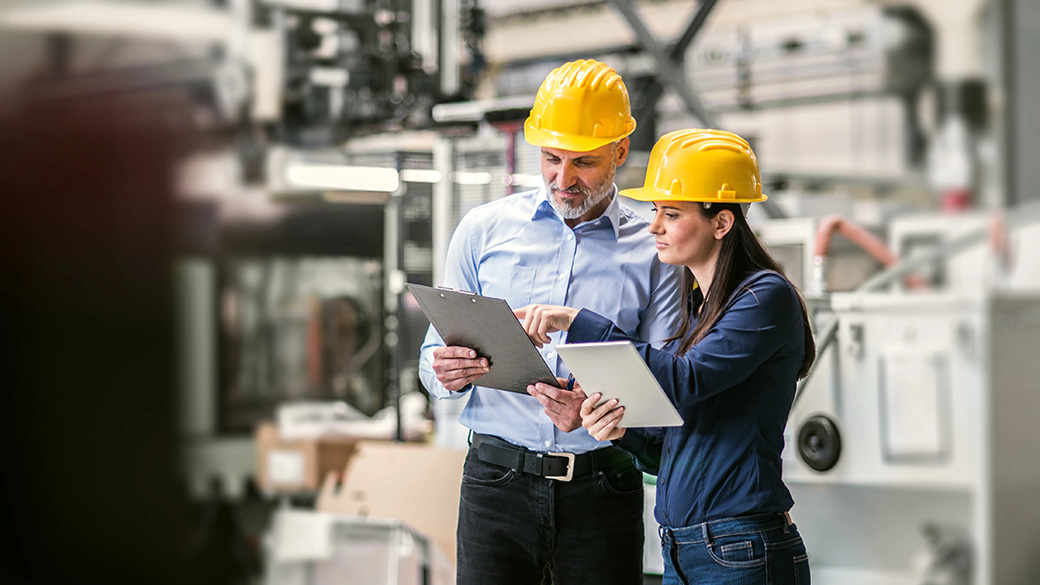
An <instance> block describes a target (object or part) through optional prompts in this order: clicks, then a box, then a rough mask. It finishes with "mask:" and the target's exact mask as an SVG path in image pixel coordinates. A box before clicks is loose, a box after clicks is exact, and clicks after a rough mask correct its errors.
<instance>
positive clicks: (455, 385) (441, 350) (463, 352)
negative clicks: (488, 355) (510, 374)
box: [433, 346, 488, 392]
mask: <svg viewBox="0 0 1040 585" xmlns="http://www.w3.org/2000/svg"><path fill="white" fill-rule="evenodd" d="M487 372H488V361H487V359H485V358H478V357H477V352H475V351H473V350H472V349H470V348H468V347H458V346H448V347H438V348H436V349H434V350H433V373H434V374H436V375H437V381H438V382H440V383H441V384H443V385H444V387H445V388H447V389H448V390H450V391H451V392H458V391H459V390H462V389H463V388H465V387H466V386H468V385H469V384H471V383H472V382H473V381H474V380H476V379H477V378H479V377H481V376H483V375H484V374H486V373H487Z"/></svg>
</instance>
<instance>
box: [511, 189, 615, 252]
mask: <svg viewBox="0 0 1040 585" xmlns="http://www.w3.org/2000/svg"><path fill="white" fill-rule="evenodd" d="M609 197H610V205H607V208H606V209H605V210H604V211H603V215H601V216H599V217H597V218H596V219H593V220H590V221H587V222H585V223H580V224H578V225H577V226H575V227H581V226H584V225H589V224H592V223H595V222H597V221H599V220H600V219H605V220H606V221H608V222H610V227H611V229H612V230H613V231H614V238H615V239H617V238H618V237H620V232H621V229H620V225H621V224H620V221H621V204H620V203H619V202H618V188H617V185H612V186H611V188H610V195H609ZM535 200H536V201H537V204H536V205H535V206H534V211H533V212H532V213H531V219H535V218H536V217H538V216H539V215H540V214H543V215H547V216H551V217H555V218H557V219H559V220H560V221H561V222H562V221H563V218H562V217H560V215H559V214H558V213H556V210H555V209H553V206H552V203H549V190H548V189H546V188H545V186H544V185H542V186H541V187H539V188H538V197H537V198H536V199H535Z"/></svg>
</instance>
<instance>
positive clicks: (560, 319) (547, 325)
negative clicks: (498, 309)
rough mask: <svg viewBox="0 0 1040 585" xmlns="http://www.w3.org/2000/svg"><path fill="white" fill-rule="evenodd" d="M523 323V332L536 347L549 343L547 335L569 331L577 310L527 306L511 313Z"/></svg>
mask: <svg viewBox="0 0 1040 585" xmlns="http://www.w3.org/2000/svg"><path fill="white" fill-rule="evenodd" d="M513 314H515V315H516V318H517V319H520V320H522V321H523V322H524V331H526V332H527V336H528V337H530V338H531V341H533V342H534V344H535V345H537V346H538V347H542V346H543V345H545V344H546V343H549V341H550V340H549V334H550V333H552V332H554V331H566V330H568V329H570V326H571V323H573V322H574V317H575V316H576V315H577V314H578V309H572V308H570V307H560V306H557V305H527V306H526V307H521V308H519V309H516V310H514V311H513Z"/></svg>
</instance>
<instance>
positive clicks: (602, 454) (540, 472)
mask: <svg viewBox="0 0 1040 585" xmlns="http://www.w3.org/2000/svg"><path fill="white" fill-rule="evenodd" d="M470 446H471V447H472V448H473V449H476V450H477V458H478V459H480V460H481V461H483V462H484V463H490V464H492V465H500V466H502V467H508V468H509V469H514V470H516V471H519V472H521V473H530V474H531V475H537V476H539V477H544V478H547V479H556V480H560V481H570V480H571V479H572V478H575V477H578V478H580V477H586V476H591V475H592V474H593V473H594V472H596V471H612V470H616V469H619V468H623V467H632V466H633V463H632V457H631V456H630V455H629V454H627V453H625V452H624V451H622V450H620V449H615V448H614V447H605V448H603V449H597V450H595V451H589V452H587V453H581V454H574V453H539V452H537V451H529V450H527V449H525V448H523V447H518V446H516V445H514V444H512V443H509V442H507V441H504V440H502V439H499V438H498V437H493V436H491V435H481V434H480V433H473V440H472V441H471V442H470Z"/></svg>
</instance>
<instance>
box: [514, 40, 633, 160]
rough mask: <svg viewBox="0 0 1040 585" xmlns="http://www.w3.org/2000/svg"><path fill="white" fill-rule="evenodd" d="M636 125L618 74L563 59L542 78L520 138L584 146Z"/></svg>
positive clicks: (592, 64)
mask: <svg viewBox="0 0 1040 585" xmlns="http://www.w3.org/2000/svg"><path fill="white" fill-rule="evenodd" d="M635 129H636V121H635V119H634V118H633V117H632V106H631V104H630V103H629V101H628V89H626V88H625V83H624V82H623V81H621V76H620V75H618V72H617V71H614V69H613V68H611V67H608V66H607V65H604V64H603V63H600V62H599V61H595V60H593V59H587V60H582V61H571V62H570V63H565V64H563V65H561V66H559V67H557V68H556V69H553V70H552V71H551V72H550V73H549V75H548V76H547V77H546V78H545V81H543V82H542V86H541V87H540V88H538V94H537V95H536V96H535V99H534V107H533V108H531V115H530V116H528V118H527V121H526V122H525V123H524V138H525V139H527V141H528V142H530V143H531V144H533V145H535V146H546V147H549V148H562V149H564V150H571V151H576V152H588V151H590V150H596V149H597V148H599V147H601V146H604V145H606V144H610V143H611V142H616V141H618V140H621V139H622V138H624V137H626V136H628V135H629V134H631V133H632V131H633V130H635Z"/></svg>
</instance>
